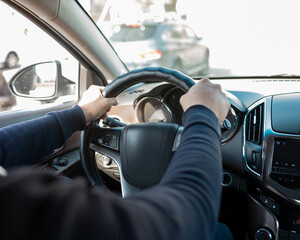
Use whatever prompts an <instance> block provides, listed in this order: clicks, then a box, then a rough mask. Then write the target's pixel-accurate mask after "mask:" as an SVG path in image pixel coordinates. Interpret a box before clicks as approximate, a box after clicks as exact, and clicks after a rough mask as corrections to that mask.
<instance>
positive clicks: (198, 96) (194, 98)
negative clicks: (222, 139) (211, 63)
mask: <svg viewBox="0 0 300 240" xmlns="http://www.w3.org/2000/svg"><path fill="white" fill-rule="evenodd" d="M180 104H181V106H182V108H183V111H186V110H187V109H188V108H189V107H191V106H194V105H204V106H206V107H207V108H209V109H210V110H212V111H213V112H214V113H215V115H216V116H217V118H218V120H219V123H221V122H222V121H223V120H224V119H225V117H226V116H227V114H228V110H229V107H230V103H229V102H228V100H227V97H226V95H225V93H224V92H223V91H222V89H221V86H220V85H219V84H213V83H212V82H211V81H209V79H207V78H204V79H202V80H200V81H199V82H198V83H197V84H195V85H194V86H193V87H191V88H190V90H189V91H188V92H187V93H186V94H184V95H183V96H182V97H181V98H180Z"/></svg>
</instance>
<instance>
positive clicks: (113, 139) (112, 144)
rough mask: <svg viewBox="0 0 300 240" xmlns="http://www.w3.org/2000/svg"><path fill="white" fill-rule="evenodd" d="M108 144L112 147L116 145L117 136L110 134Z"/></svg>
mask: <svg viewBox="0 0 300 240" xmlns="http://www.w3.org/2000/svg"><path fill="white" fill-rule="evenodd" d="M109 145H110V146H111V147H114V148H116V147H117V136H115V135H113V136H111V139H110V142H109Z"/></svg>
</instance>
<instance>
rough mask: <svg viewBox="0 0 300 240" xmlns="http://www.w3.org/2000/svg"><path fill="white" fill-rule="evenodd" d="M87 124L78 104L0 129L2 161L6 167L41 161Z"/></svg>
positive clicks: (0, 157)
mask: <svg viewBox="0 0 300 240" xmlns="http://www.w3.org/2000/svg"><path fill="white" fill-rule="evenodd" d="M84 127H85V116H84V113H83V112H82V110H81V108H80V107H79V106H77V105H75V106H74V107H72V108H70V109H67V110H62V111H58V112H51V113H49V114H47V115H46V116H44V117H42V118H38V119H34V120H30V121H26V122H22V123H18V124H13V125H10V126H8V127H4V128H1V129H0V165H2V166H3V167H5V168H9V167H14V166H20V165H28V164H34V163H37V162H38V161H39V160H41V159H42V158H43V157H45V156H47V155H49V154H50V153H52V152H53V150H54V149H56V148H59V147H61V146H62V145H63V144H64V142H65V141H66V140H67V139H68V138H69V137H70V136H71V135H72V133H73V132H75V131H77V130H82V129H84Z"/></svg>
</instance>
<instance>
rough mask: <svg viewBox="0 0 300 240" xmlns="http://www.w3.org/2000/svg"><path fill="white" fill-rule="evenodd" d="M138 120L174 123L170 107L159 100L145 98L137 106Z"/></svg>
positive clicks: (141, 121)
mask: <svg viewBox="0 0 300 240" xmlns="http://www.w3.org/2000/svg"><path fill="white" fill-rule="evenodd" d="M136 118H137V121H138V122H140V123H143V122H172V118H173V117H172V113H171V111H170V109H169V107H168V106H167V105H166V104H165V103H163V102H161V101H160V100H159V99H158V98H154V97H145V98H143V99H141V100H140V101H139V102H138V104H137V106H136Z"/></svg>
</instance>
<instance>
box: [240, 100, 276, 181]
mask: <svg viewBox="0 0 300 240" xmlns="http://www.w3.org/2000/svg"><path fill="white" fill-rule="evenodd" d="M266 99H267V98H264V99H261V100H259V101H257V102H256V103H255V104H253V105H251V106H250V107H249V108H248V110H247V113H246V115H245V117H244V126H243V159H244V162H245V165H246V167H247V169H248V170H249V171H250V172H251V173H252V174H254V175H255V176H257V177H259V178H262V174H259V173H257V172H255V171H254V170H252V169H251V168H250V166H249V165H248V163H247V159H246V122H247V121H246V120H247V117H248V115H249V113H250V112H251V111H252V110H253V109H254V108H256V107H257V106H259V105H260V104H264V112H263V113H264V116H263V119H264V123H263V137H262V148H263V149H262V169H264V138H265V126H266V121H267V119H266V116H267V114H266V109H267V106H266V105H267V104H266ZM270 107H271V106H270Z"/></svg>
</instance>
